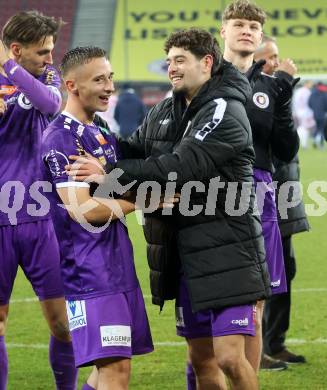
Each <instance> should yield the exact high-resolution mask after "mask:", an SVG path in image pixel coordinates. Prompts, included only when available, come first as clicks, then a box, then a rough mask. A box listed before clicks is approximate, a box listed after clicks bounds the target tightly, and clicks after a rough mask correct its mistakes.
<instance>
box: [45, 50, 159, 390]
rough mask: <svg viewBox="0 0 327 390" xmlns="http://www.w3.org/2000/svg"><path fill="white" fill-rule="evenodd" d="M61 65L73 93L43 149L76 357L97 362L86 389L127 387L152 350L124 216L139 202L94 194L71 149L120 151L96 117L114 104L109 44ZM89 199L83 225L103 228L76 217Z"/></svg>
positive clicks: (112, 156) (74, 53) (113, 154)
mask: <svg viewBox="0 0 327 390" xmlns="http://www.w3.org/2000/svg"><path fill="white" fill-rule="evenodd" d="M61 72H62V77H63V80H64V82H65V87H66V89H67V94H68V100H67V104H66V107H65V110H64V111H63V112H62V113H61V115H59V116H58V117H57V118H56V119H55V120H54V121H53V122H52V123H51V124H50V126H49V127H48V128H47V130H46V131H45V132H44V138H43V146H42V149H43V152H42V155H43V159H44V162H45V167H46V171H47V174H48V177H49V180H50V181H51V182H52V183H53V185H54V187H55V188H54V190H53V191H52V192H51V194H50V195H49V196H50V200H51V205H52V207H51V213H52V215H53V221H54V226H55V229H56V233H57V237H58V241H59V246H60V250H61V267H62V274H63V283H64V291H65V297H66V303H67V314H68V320H69V328H70V332H71V336H72V340H73V347H74V355H75V362H76V365H77V366H78V367H81V366H91V365H95V366H96V370H93V372H92V374H91V376H90V377H89V378H88V381H87V383H86V384H84V386H83V390H86V389H93V388H96V389H98V390H100V389H101V390H105V389H108V388H110V389H111V390H122V389H127V388H128V383H129V377H130V370H131V357H132V355H137V354H146V353H149V352H151V351H152V350H153V346H152V339H151V334H150V328H149V325H148V320H147V315H146V311H145V305H144V301H143V296H142V292H141V289H140V286H139V282H138V280H137V276H136V272H135V266H134V260H133V249H132V245H131V242H130V240H129V237H128V233H127V229H126V227H125V225H124V224H123V223H122V222H121V221H120V220H119V218H121V217H123V215H125V214H128V213H130V212H133V211H134V210H135V204H134V203H133V202H129V201H127V200H124V199H118V200H115V199H109V200H108V199H104V198H101V197H98V196H91V194H90V192H91V191H92V188H91V189H90V185H89V184H88V183H86V182H74V181H72V180H71V179H70V177H69V176H67V174H66V172H65V165H66V164H68V163H69V156H70V155H76V154H77V155H84V154H85V153H88V154H89V155H92V156H95V157H97V158H98V159H99V161H100V162H102V164H106V163H109V162H111V163H113V162H116V161H117V157H119V150H118V148H117V142H116V139H115V137H114V135H113V134H111V133H110V132H108V131H106V130H105V129H103V128H99V127H98V126H97V125H95V124H94V120H95V112H97V111H100V112H102V111H106V110H107V109H108V104H109V97H110V95H111V94H112V93H113V92H114V85H113V79H112V78H113V72H112V69H111V65H110V63H109V61H108V60H107V59H106V53H105V51H104V50H102V49H100V48H97V47H78V48H75V49H73V50H71V51H69V52H68V53H66V54H65V56H64V58H63V61H62V64H61ZM72 191H73V193H74V197H76V200H77V202H76V204H75V205H73V204H71V199H72V197H71V194H72ZM107 195H108V194H107ZM86 202H88V203H89V204H92V202H93V207H91V209H90V208H89V211H87V212H86V213H85V214H84V218H85V221H84V224H85V223H89V224H92V225H97V227H99V226H101V231H98V229H97V228H96V227H93V226H92V225H89V228H88V229H86V228H85V225H84V226H83V225H82V224H81V223H80V222H81V220H79V219H78V218H77V216H78V214H79V213H80V206H83V205H84V204H86ZM60 203H63V204H64V205H65V206H66V207H67V210H68V211H67V210H66V209H64V208H61V207H59V206H58V204H60ZM117 207H118V209H117ZM117 210H118V211H117ZM119 210H120V211H119ZM108 220H109V222H110V223H109V224H108V225H107V226H104V229H103V226H102V225H105V224H106V223H107V222H108Z"/></svg>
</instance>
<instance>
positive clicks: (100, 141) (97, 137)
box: [95, 134, 108, 145]
mask: <svg viewBox="0 0 327 390" xmlns="http://www.w3.org/2000/svg"><path fill="white" fill-rule="evenodd" d="M95 138H96V139H97V140H98V142H99V144H100V145H105V144H107V143H108V142H107V141H106V140H105V138H104V136H103V135H102V134H96V135H95Z"/></svg>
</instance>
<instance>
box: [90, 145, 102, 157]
mask: <svg viewBox="0 0 327 390" xmlns="http://www.w3.org/2000/svg"><path fill="white" fill-rule="evenodd" d="M92 154H94V155H95V156H98V155H99V156H100V155H102V154H103V150H102V148H101V146H99V147H98V149H95V150H93V151H92Z"/></svg>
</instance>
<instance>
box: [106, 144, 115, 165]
mask: <svg viewBox="0 0 327 390" xmlns="http://www.w3.org/2000/svg"><path fill="white" fill-rule="evenodd" d="M104 153H105V155H106V156H107V157H108V159H109V160H113V161H114V162H116V161H117V156H116V152H115V148H114V147H113V146H112V145H109V146H108V148H106V149H105V151H104Z"/></svg>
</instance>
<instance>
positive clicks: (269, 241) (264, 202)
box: [254, 168, 287, 294]
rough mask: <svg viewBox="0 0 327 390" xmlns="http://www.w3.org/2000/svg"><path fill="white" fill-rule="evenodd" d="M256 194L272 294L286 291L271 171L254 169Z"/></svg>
mask: <svg viewBox="0 0 327 390" xmlns="http://www.w3.org/2000/svg"><path fill="white" fill-rule="evenodd" d="M254 179H255V183H256V194H257V202H258V207H259V211H260V212H261V221H262V233H263V238H264V242H265V250H266V260H267V265H268V271H269V275H270V280H271V284H270V287H271V292H272V294H281V293H284V292H286V291H287V284H286V275H285V265H284V255H283V246H282V245H283V244H282V239H281V235H280V231H279V226H278V218H277V209H276V202H275V189H274V187H273V186H272V178H271V173H270V172H268V171H265V170H263V169H257V168H256V169H254Z"/></svg>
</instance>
